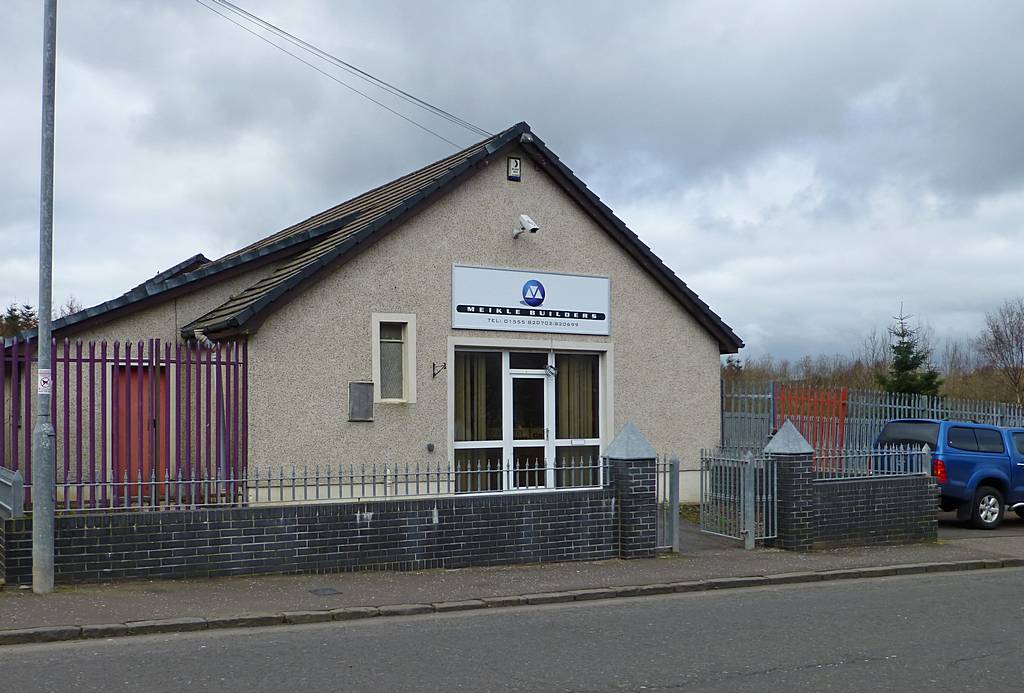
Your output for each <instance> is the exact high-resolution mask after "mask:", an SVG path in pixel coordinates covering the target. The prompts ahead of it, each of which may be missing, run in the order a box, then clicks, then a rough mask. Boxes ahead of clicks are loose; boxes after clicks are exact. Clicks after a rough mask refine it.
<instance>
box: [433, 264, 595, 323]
mask: <svg viewBox="0 0 1024 693" xmlns="http://www.w3.org/2000/svg"><path fill="white" fill-rule="evenodd" d="M609 290H610V284H609V281H608V278H607V277H588V276H581V275H575V274H552V273H548V272H529V271H524V270H505V269H490V268H486V267H463V266H461V265H455V266H453V267H452V327H453V328H456V329H465V330H503V331H508V332H556V333H559V334H596V335H607V334H608V333H609V329H610V321H609V314H608V313H609Z"/></svg>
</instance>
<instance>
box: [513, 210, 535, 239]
mask: <svg viewBox="0 0 1024 693" xmlns="http://www.w3.org/2000/svg"><path fill="white" fill-rule="evenodd" d="M539 230H540V226H539V225H538V224H537V222H535V221H534V220H533V219H531V218H530V217H528V216H526V215H525V214H520V215H519V228H518V229H516V230H515V231H513V232H512V238H519V236H520V234H522V233H523V231H529V232H530V233H537V231H539Z"/></svg>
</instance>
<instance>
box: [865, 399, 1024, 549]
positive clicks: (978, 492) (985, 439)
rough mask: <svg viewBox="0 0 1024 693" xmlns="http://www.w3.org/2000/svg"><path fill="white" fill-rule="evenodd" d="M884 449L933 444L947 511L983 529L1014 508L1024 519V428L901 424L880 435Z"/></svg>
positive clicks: (957, 423)
mask: <svg viewBox="0 0 1024 693" xmlns="http://www.w3.org/2000/svg"><path fill="white" fill-rule="evenodd" d="M877 444H878V445H879V446H880V447H887V446H890V445H928V447H930V448H931V450H932V476H934V477H935V480H936V481H937V482H938V485H939V489H940V492H941V494H942V496H941V499H940V501H939V505H940V506H941V507H942V509H943V510H946V511H951V510H956V511H957V517H958V518H959V519H960V520H962V521H964V522H970V524H971V525H973V526H975V527H978V528H980V529H995V528H996V527H998V526H999V524H1000V523H1001V522H1002V521H1003V510H1004V508H1005V507H1006V506H1009V507H1010V509H1011V510H1013V511H1015V512H1016V513H1017V515H1019V516H1020V517H1022V518H1024V428H1000V427H998V426H988V425H985V424H976V423H967V422H963V421H940V420H937V419H897V420H895V421H890V422H889V423H887V424H886V425H885V428H883V429H882V433H881V434H880V435H879V436H878V440H877Z"/></svg>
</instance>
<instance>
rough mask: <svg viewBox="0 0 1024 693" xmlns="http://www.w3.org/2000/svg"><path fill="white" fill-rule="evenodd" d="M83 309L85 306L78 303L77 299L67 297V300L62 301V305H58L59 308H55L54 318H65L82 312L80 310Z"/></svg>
mask: <svg viewBox="0 0 1024 693" xmlns="http://www.w3.org/2000/svg"><path fill="white" fill-rule="evenodd" d="M84 307H85V306H83V305H82V304H81V303H79V302H78V299H77V298H75V297H74V295H73V294H72V295H69V296H68V298H67V300H66V301H64V303H62V304H60V307H58V308H57V311H56V312H57V315H56V316H55V317H58V318H66V317H67V316H69V315H71V314H72V313H77V312H78V311H80V310H82V308H84Z"/></svg>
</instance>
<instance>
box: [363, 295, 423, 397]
mask: <svg viewBox="0 0 1024 693" xmlns="http://www.w3.org/2000/svg"><path fill="white" fill-rule="evenodd" d="M370 333H371V341H372V348H373V401H374V402H381V403H384V404H387V403H408V404H412V403H413V402H415V401H416V316H415V315H413V314H412V313H373V314H372V316H371V319H370Z"/></svg>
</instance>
